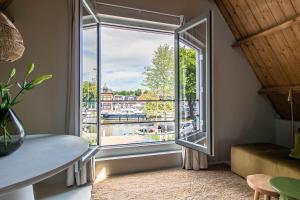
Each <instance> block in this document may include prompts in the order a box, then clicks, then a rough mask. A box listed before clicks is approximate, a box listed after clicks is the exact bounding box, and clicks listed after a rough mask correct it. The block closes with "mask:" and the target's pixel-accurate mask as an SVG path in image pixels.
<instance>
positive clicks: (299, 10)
mask: <svg viewBox="0 0 300 200" xmlns="http://www.w3.org/2000/svg"><path fill="white" fill-rule="evenodd" d="M291 2H292V5H293V7H294V9H295V11H296V13H297V14H300V1H299V0H291Z"/></svg>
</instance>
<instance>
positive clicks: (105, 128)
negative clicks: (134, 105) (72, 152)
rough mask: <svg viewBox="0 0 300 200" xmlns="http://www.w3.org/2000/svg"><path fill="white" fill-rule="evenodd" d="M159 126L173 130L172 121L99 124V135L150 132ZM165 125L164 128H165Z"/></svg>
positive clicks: (156, 129) (163, 128)
mask: <svg viewBox="0 0 300 200" xmlns="http://www.w3.org/2000/svg"><path fill="white" fill-rule="evenodd" d="M159 126H161V128H162V131H163V132H164V131H165V129H166V131H168V132H169V131H174V123H173V122H167V123H143V124H110V125H101V128H100V133H101V136H104V137H105V136H126V135H134V134H143V133H145V134H150V133H156V132H157V131H158V127H159ZM165 126H166V128H165Z"/></svg>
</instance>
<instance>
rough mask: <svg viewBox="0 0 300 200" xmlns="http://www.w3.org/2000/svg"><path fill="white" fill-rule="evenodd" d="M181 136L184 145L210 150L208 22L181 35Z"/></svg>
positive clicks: (203, 22)
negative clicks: (207, 99) (207, 110)
mask: <svg viewBox="0 0 300 200" xmlns="http://www.w3.org/2000/svg"><path fill="white" fill-rule="evenodd" d="M178 36H179V41H178V42H179V47H178V54H179V60H178V61H179V62H178V67H179V70H178V75H179V91H178V92H179V108H178V109H179V125H178V126H179V134H178V137H179V139H180V140H182V141H187V142H190V143H194V144H196V145H198V146H201V147H202V148H206V147H207V142H206V140H207V130H206V123H207V121H206V107H207V105H206V93H207V91H206V90H207V87H206V81H207V80H206V68H207V66H206V58H207V48H206V46H207V21H206V20H202V21H201V23H198V24H197V25H196V26H191V27H190V28H187V29H185V31H182V32H179V35H178Z"/></svg>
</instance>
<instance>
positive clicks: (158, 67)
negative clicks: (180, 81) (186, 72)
mask: <svg viewBox="0 0 300 200" xmlns="http://www.w3.org/2000/svg"><path fill="white" fill-rule="evenodd" d="M152 64H153V66H152V67H146V68H145V77H146V78H145V80H144V85H145V86H146V87H148V88H149V90H151V91H153V92H155V93H156V94H157V96H158V97H160V98H162V99H165V98H166V97H168V96H174V52H173V48H172V47H170V46H169V45H167V44H165V45H161V46H159V47H158V49H157V50H156V51H155V52H154V57H153V59H152Z"/></svg>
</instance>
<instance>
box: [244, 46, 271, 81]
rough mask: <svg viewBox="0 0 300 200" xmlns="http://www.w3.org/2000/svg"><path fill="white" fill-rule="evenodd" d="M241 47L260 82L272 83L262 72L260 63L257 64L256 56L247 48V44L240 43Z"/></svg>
mask: <svg viewBox="0 0 300 200" xmlns="http://www.w3.org/2000/svg"><path fill="white" fill-rule="evenodd" d="M241 49H242V51H243V52H244V54H245V55H246V58H247V60H248V62H249V63H250V65H251V67H252V69H253V71H254V73H255V75H256V77H257V78H258V80H259V81H260V83H261V84H262V85H264V86H269V85H272V81H270V79H269V77H270V76H266V77H265V74H266V73H265V72H263V69H264V68H262V67H261V65H259V64H258V62H257V60H259V59H257V58H255V57H254V56H253V55H252V53H251V52H250V50H249V48H248V44H243V45H241Z"/></svg>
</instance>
